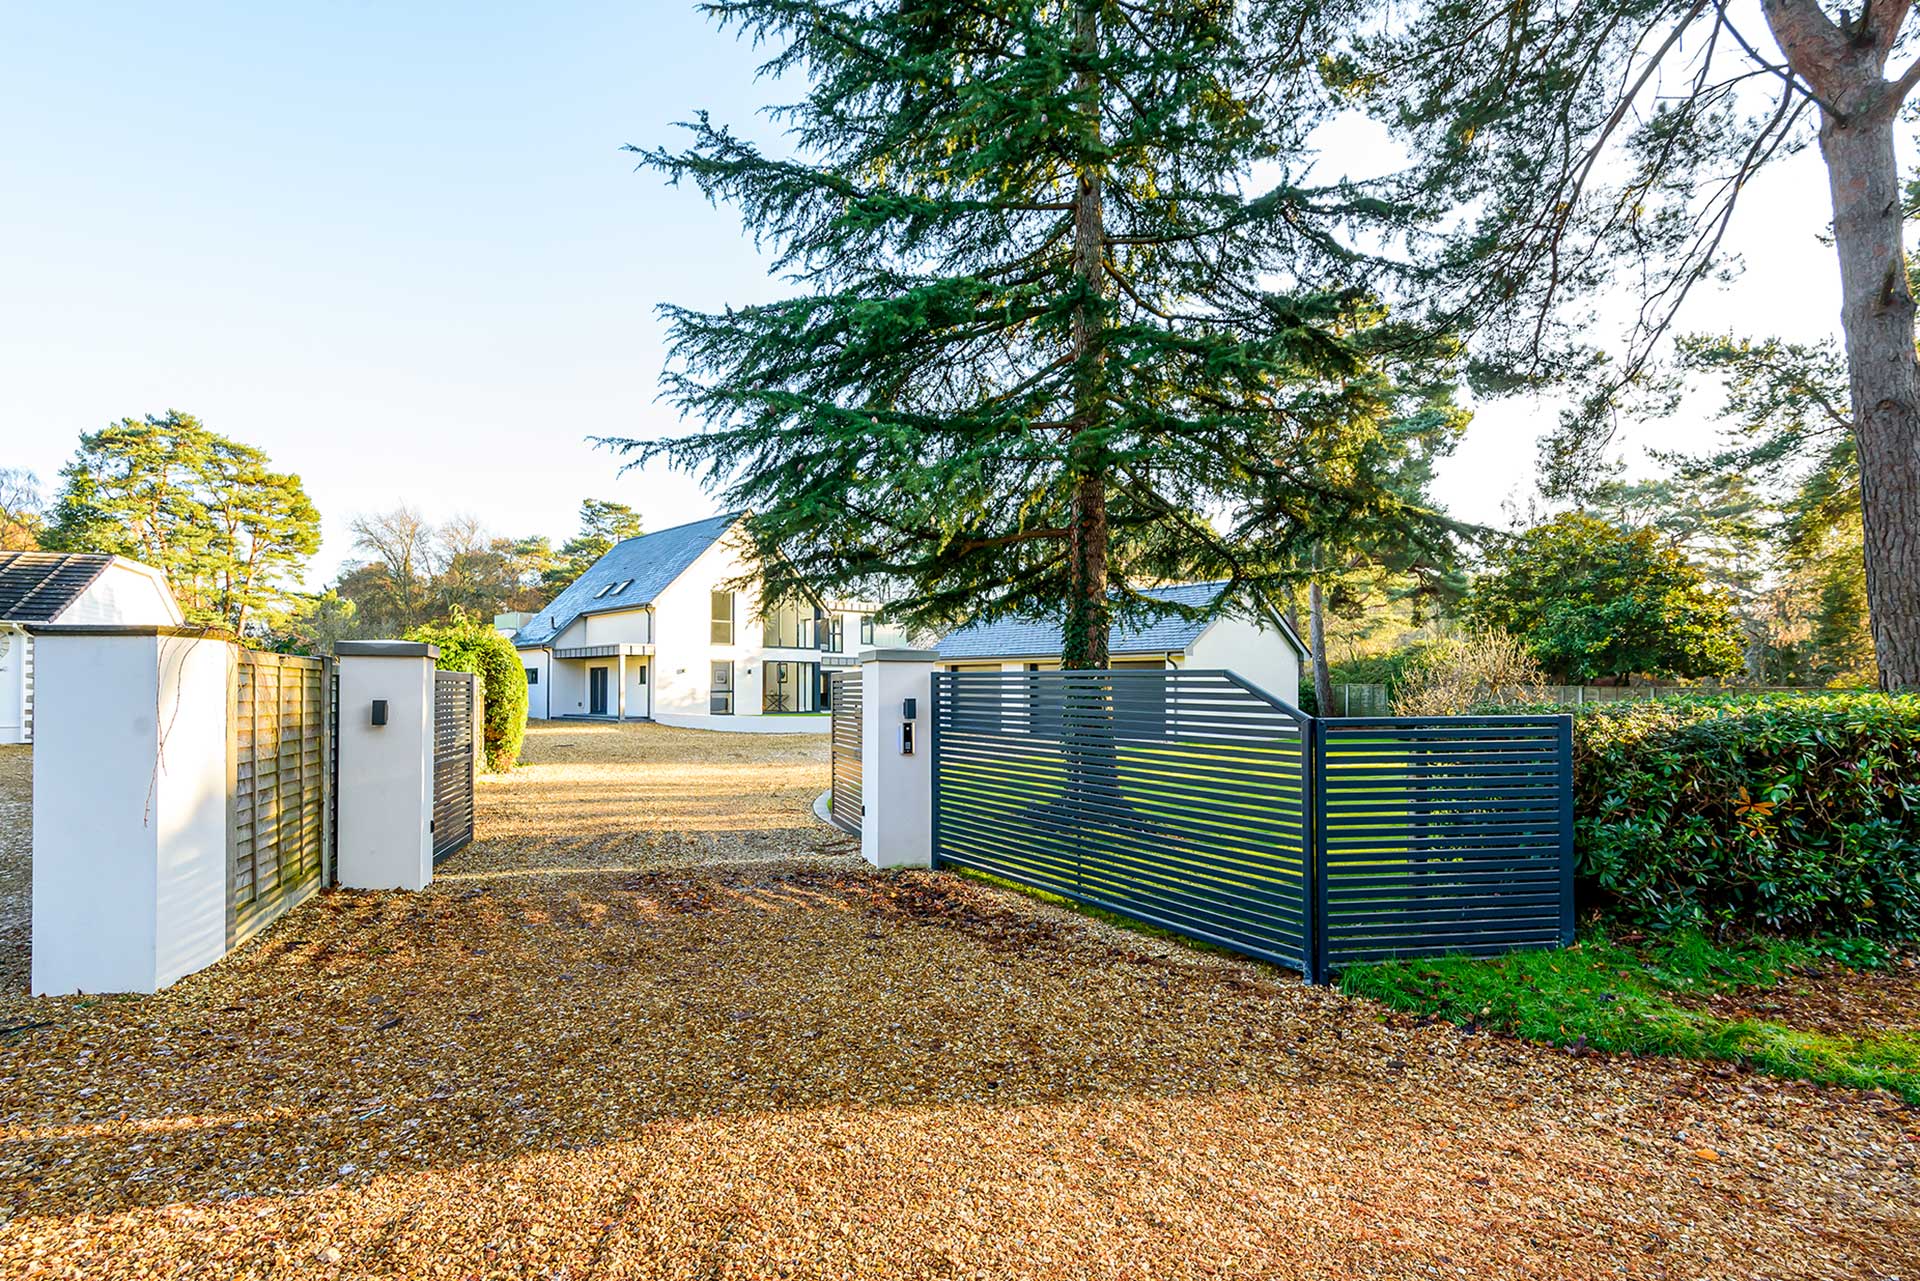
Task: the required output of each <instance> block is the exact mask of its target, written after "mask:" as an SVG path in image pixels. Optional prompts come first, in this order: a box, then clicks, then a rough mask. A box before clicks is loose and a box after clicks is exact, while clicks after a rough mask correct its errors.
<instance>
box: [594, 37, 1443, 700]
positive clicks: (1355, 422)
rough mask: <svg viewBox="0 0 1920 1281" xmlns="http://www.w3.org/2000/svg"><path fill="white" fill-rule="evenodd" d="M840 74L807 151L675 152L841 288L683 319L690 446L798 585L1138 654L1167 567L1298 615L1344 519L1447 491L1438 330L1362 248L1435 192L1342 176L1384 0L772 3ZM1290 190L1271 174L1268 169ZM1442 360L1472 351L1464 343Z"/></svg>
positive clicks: (683, 173)
mask: <svg viewBox="0 0 1920 1281" xmlns="http://www.w3.org/2000/svg"><path fill="white" fill-rule="evenodd" d="M710 11H711V12H714V13H716V14H717V15H718V16H719V17H720V19H721V21H722V22H723V23H726V24H735V25H737V26H738V27H739V28H741V29H742V30H743V31H744V32H745V33H746V34H747V35H749V36H750V37H751V38H752V39H753V40H755V41H756V42H760V41H766V42H769V43H771V44H773V45H774V46H776V49H777V52H776V53H775V54H774V55H773V57H772V58H771V60H770V61H769V62H768V63H767V64H766V66H765V68H764V70H765V71H766V72H768V73H770V74H773V75H791V76H795V77H802V76H803V77H805V79H806V80H807V82H808V90H807V93H806V96H805V97H804V98H803V99H802V100H801V101H799V102H796V103H794V104H791V105H790V106H787V107H784V108H782V109H780V110H779V111H778V112H777V113H776V115H777V117H778V118H779V119H781V120H783V121H785V122H786V123H787V124H788V125H789V127H790V138H791V141H792V143H793V145H794V149H795V154H793V155H771V154H767V153H766V152H763V151H762V150H761V149H760V148H758V147H756V146H755V145H753V144H752V143H750V142H748V141H747V140H745V139H743V138H740V137H738V136H736V135H735V134H733V133H732V132H730V131H729V130H727V129H725V128H723V127H720V126H718V125H715V124H714V123H712V122H711V121H710V120H709V119H708V117H707V116H706V115H705V114H701V115H699V116H697V117H696V118H695V120H694V121H693V122H692V124H690V125H689V126H688V127H689V128H690V129H691V131H692V134H693V145H692V147H691V148H690V149H689V150H686V151H683V152H673V151H668V150H665V149H655V150H647V151H642V152H641V153H640V154H641V163H642V165H643V166H645V167H649V168H652V169H654V170H656V171H658V172H660V173H662V174H664V175H666V176H667V178H668V179H669V180H671V181H674V182H680V181H683V180H685V181H691V182H693V183H695V184H697V185H698V186H699V188H700V189H701V191H702V192H704V193H705V194H706V195H707V196H708V197H709V198H712V199H715V200H722V199H724V200H727V201H729V202H732V203H735V204H737V205H738V206H739V207H740V210H741V213H742V217H743V220H744V222H745V223H746V224H747V225H748V226H751V227H752V228H753V229H754V231H755V234H756V235H757V236H759V237H761V238H762V239H763V240H764V241H766V242H769V243H770V244H772V245H773V246H774V247H775V251H776V253H775V262H776V264H777V267H778V269H780V270H782V271H786V272H788V273H790V275H791V276H792V277H793V278H794V279H796V280H797V281H799V282H801V283H802V284H803V285H804V286H805V292H803V293H801V294H799V295H798V296H795V297H792V298H789V299H786V300H784V301H780V302H775V303H771V304H766V305H762V306H754V307H746V308H739V309H730V310H727V311H725V312H723V313H718V314H714V313H703V312H699V311H694V310H691V309H687V308H681V307H670V308H667V309H665V310H666V315H667V316H668V318H669V320H670V327H671V338H672V344H673V352H674V357H675V364H674V365H673V366H672V368H670V370H669V372H668V375H667V378H666V389H667V394H668V396H669V397H670V399H671V400H672V401H673V402H674V403H675V404H676V405H677V406H678V407H679V408H680V409H682V410H683V411H684V412H686V413H688V414H689V415H691V416H692V417H694V418H696V419H699V420H701V421H703V422H704V424H705V427H706V430H705V431H704V432H702V433H700V434H696V435H690V436H683V437H679V438H676V439H670V440H663V441H652V442H635V441H611V442H608V443H610V444H613V445H614V446H615V447H617V448H620V449H623V450H626V451H628V452H629V453H630V455H631V456H632V457H633V458H634V459H635V461H644V460H646V459H648V458H651V457H655V456H658V455H662V454H665V455H668V456H670V457H672V458H673V459H675V460H676V461H678V462H679V463H681V464H683V465H686V466H689V467H691V468H694V469H695V470H698V471H700V472H702V473H703V474H704V475H705V476H706V477H707V479H708V480H709V481H710V483H712V484H714V485H715V486H716V487H717V488H719V489H720V490H721V491H723V493H724V494H725V498H726V501H727V502H728V503H729V505H732V506H736V507H739V508H743V509H746V510H748V511H750V512H751V515H750V516H749V517H748V520H747V522H746V527H747V531H748V533H749V536H750V537H751V538H752V539H753V541H754V542H755V544H756V550H757V551H758V552H759V553H760V556H759V560H760V564H761V566H762V569H763V573H764V575H765V578H766V582H765V585H764V586H765V590H766V592H767V593H768V595H769V596H770V597H773V598H782V597H787V596H795V595H804V594H811V595H815V596H820V595H829V596H831V595H837V594H841V593H842V592H845V591H849V590H851V591H856V592H857V591H861V590H864V589H866V588H869V587H871V586H872V584H873V583H874V581H875V580H877V579H882V578H884V579H887V580H890V581H892V582H894V583H897V584H900V585H901V586H902V587H904V589H905V592H904V594H903V595H900V596H897V597H895V598H894V604H893V605H892V607H891V609H890V612H891V613H892V614H893V616H895V617H896V618H898V619H900V620H901V621H904V622H905V623H907V624H908V625H909V626H916V627H924V628H927V629H930V630H931V629H938V628H940V627H943V626H945V625H948V624H950V623H951V622H953V621H954V620H956V619H958V618H961V617H968V616H973V617H983V618H991V617H995V616H1000V615H1005V614H1023V615H1029V616H1042V617H1052V616H1060V615H1062V614H1064V621H1063V635H1062V647H1061V652H1062V658H1063V662H1064V663H1065V665H1067V666H1068V667H1104V666H1105V665H1106V662H1107V648H1106V647H1107V636H1108V627H1109V617H1110V613H1111V612H1112V611H1113V610H1114V609H1121V610H1127V611H1130V612H1132V611H1139V612H1148V611H1155V610H1160V609H1164V608H1165V607H1163V606H1157V605H1156V604H1154V603H1153V602H1150V601H1147V600H1146V599H1144V598H1143V597H1142V596H1141V595H1140V590H1141V589H1142V588H1145V587H1150V586H1153V585H1156V584H1159V583H1162V582H1166V581H1170V580H1181V579H1201V578H1211V579H1224V580H1227V581H1228V582H1229V590H1228V593H1227V596H1226V599H1227V600H1229V601H1235V602H1240V601H1251V602H1253V604H1252V605H1250V606H1248V607H1249V608H1260V607H1264V605H1265V604H1270V603H1271V601H1272V599H1273V598H1274V596H1275V594H1276V593H1277V591H1278V590H1279V589H1280V588H1283V587H1285V586H1289V585H1292V584H1294V583H1297V582H1299V581H1300V580H1301V579H1302V578H1303V577H1304V576H1305V575H1304V572H1303V567H1304V566H1307V565H1309V564H1310V563H1311V551H1312V547H1313V545H1314V543H1315V541H1316V539H1319V540H1325V539H1328V538H1331V537H1334V536H1335V535H1336V534H1337V532H1338V531H1339V530H1341V529H1343V528H1344V527H1345V526H1346V525H1347V524H1348V523H1349V522H1352V521H1356V520H1360V519H1365V520H1368V521H1371V522H1373V523H1375V524H1384V523H1386V522H1388V521H1391V520H1403V521H1405V522H1407V523H1409V524H1418V523H1420V522H1421V521H1423V520H1424V519H1425V518H1426V517H1425V514H1424V513H1421V512H1418V511H1413V510H1409V509H1408V507H1407V505H1406V504H1405V503H1404V502H1403V500H1401V499H1400V498H1399V497H1398V496H1397V495H1395V494H1394V493H1393V492H1392V491H1391V489H1390V488H1389V487H1388V486H1387V485H1386V484H1385V483H1384V477H1383V476H1382V475H1381V474H1380V473H1379V470H1378V469H1379V467H1380V466H1381V465H1382V464H1383V463H1385V462H1386V461H1388V455H1387V453H1386V451H1382V450H1379V449H1377V448H1375V447H1374V446H1375V445H1376V444H1377V442H1378V440H1379V438H1380V435H1381V433H1382V432H1383V431H1384V429H1385V426H1386V423H1387V421H1388V419H1389V417H1390V406H1389V403H1388V397H1387V392H1388V390H1389V389H1390V386H1391V380H1390V379H1389V378H1387V377H1385V376H1383V374H1382V371H1383V370H1384V369H1387V368H1389V367H1395V366H1398V365H1400V364H1403V363H1415V362H1419V361H1422V360H1425V359H1428V358H1431V357H1433V356H1434V355H1436V351H1435V348H1434V347H1433V346H1430V345H1429V346H1423V345H1422V341H1421V333H1417V332H1414V331H1410V330H1408V329H1406V328H1404V327H1402V326H1399V325H1396V324H1394V323H1391V322H1390V320H1389V318H1388V317H1387V315H1386V314H1385V313H1384V311H1383V310H1382V309H1381V308H1380V306H1379V305H1378V303H1377V301H1376V299H1375V295H1374V292H1373V289H1372V286H1371V281H1370V278H1369V276H1370V272H1371V270H1372V269H1373V267H1374V265H1375V264H1373V263H1371V262H1369V261H1368V260H1367V259H1366V258H1364V257H1363V256H1362V255H1360V254H1357V253H1354V252H1350V251H1349V250H1348V249H1347V248H1346V247H1345V245H1346V243H1348V242H1347V241H1346V240H1345V237H1346V236H1348V235H1350V234H1353V235H1358V234H1360V233H1362V232H1363V231H1375V232H1391V230H1392V229H1393V228H1394V227H1396V226H1397V225H1398V223H1399V220H1400V219H1402V218H1403V216H1405V211H1404V210H1402V209H1400V208H1397V207H1395V206H1392V205H1390V204H1388V203H1387V202H1384V201H1382V200H1379V199H1376V198H1374V197H1373V195H1372V193H1369V192H1366V191H1363V190H1361V189H1360V188H1359V187H1357V186H1355V185H1352V184H1348V183H1345V182H1340V181H1327V182H1318V181H1309V180H1307V179H1306V178H1305V177H1304V176H1303V175H1305V174H1307V173H1308V172H1309V170H1310V169H1311V167H1312V161H1313V158H1314V152H1313V149H1312V146H1311V144H1310V141H1309V139H1310V137H1311V135H1312V133H1313V131H1314V128H1315V126H1316V125H1318V124H1319V123H1321V122H1323V121H1325V120H1326V119H1328V118H1329V117H1330V116H1331V115H1332V114H1333V112H1334V111H1335V110H1336V109H1337V105H1336V104H1335V103H1334V102H1333V101H1332V99H1331V98H1330V96H1329V95H1328V93H1327V91H1326V87H1325V84H1324V81H1323V78H1322V74H1321V65H1320V63H1321V55H1322V53H1323V52H1324V51H1325V50H1326V49H1327V48H1328V47H1329V46H1330V45H1331V43H1332V42H1333V41H1335V40H1337V39H1338V38H1340V36H1341V35H1342V34H1343V33H1344V30H1345V28H1346V24H1347V23H1349V22H1350V21H1352V20H1354V19H1355V18H1356V16H1357V15H1358V13H1359V12H1360V6H1358V5H1345V4H1326V3H1316V4H1299V3H1275V2H1273V0H1265V2H1256V3H1253V4H1248V5H1225V4H1222V5H1184V4H1183V5H1170V6H1169V5H1141V4H1120V3H1114V2H1112V0H1071V2H1070V3H1062V4H1055V5H1033V4H1029V3H1016V2H1014V0H970V2H968V3H958V2H956V0H906V2H905V3H899V2H896V0H887V2H885V3H882V2H880V0H871V2H861V0H856V2H854V3H838V2H833V3H830V2H827V0H739V2H738V3H727V4H718V5H714V6H711V9H710ZM1256 169H1258V170H1260V171H1261V172H1267V173H1276V174H1279V175H1281V176H1280V177H1279V179H1278V180H1277V181H1276V182H1275V183H1274V184H1273V185H1271V186H1269V187H1267V188H1266V189H1264V190H1257V189H1255V187H1254V184H1253V183H1252V182H1251V179H1250V175H1251V174H1252V173H1254V172H1255V171H1256ZM1439 354H1445V353H1444V352H1441V353H1439Z"/></svg>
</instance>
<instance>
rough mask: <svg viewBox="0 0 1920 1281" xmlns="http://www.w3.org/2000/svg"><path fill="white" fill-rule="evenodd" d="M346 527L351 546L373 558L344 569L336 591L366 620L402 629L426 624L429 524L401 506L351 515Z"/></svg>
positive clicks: (432, 542) (432, 539) (432, 541)
mask: <svg viewBox="0 0 1920 1281" xmlns="http://www.w3.org/2000/svg"><path fill="white" fill-rule="evenodd" d="M347 528H348V529H349V530H350V531H351V532H352V534H353V546H354V550H356V551H360V552H365V553H366V554H367V555H368V556H369V557H370V558H371V559H370V560H368V561H367V562H366V563H364V564H361V565H356V566H353V567H351V568H350V569H348V570H347V572H346V573H344V574H343V575H342V576H341V579H340V582H339V583H338V584H336V586H335V590H336V591H339V592H340V593H341V595H343V596H348V597H350V598H351V599H352V600H353V601H354V602H355V603H356V604H357V605H358V606H359V609H360V612H361V614H362V615H364V616H366V617H367V620H368V622H369V623H377V624H386V625H389V626H394V627H396V628H397V629H399V630H403V631H404V630H405V629H407V628H411V627H418V626H419V625H420V624H422V623H424V622H426V621H427V620H428V619H429V618H430V617H431V616H432V613H433V597H432V592H431V589H430V585H431V582H432V579H433V576H434V573H435V566H434V556H435V552H436V541H437V537H438V535H437V531H436V530H435V529H434V526H433V524H432V522H431V521H429V520H428V519H427V518H426V517H425V516H424V515H422V514H421V513H420V512H418V511H416V510H415V509H414V508H412V507H408V506H406V505H405V504H402V505H401V506H399V507H395V508H394V509H393V510H391V511H385V512H374V513H371V514H367V515H360V516H355V517H354V518H353V519H352V520H351V521H349V522H348V524H347Z"/></svg>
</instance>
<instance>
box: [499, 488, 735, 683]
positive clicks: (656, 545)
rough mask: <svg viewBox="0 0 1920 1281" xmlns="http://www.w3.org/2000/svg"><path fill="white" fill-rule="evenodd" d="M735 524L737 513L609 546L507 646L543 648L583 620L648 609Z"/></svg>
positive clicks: (515, 634)
mask: <svg viewBox="0 0 1920 1281" xmlns="http://www.w3.org/2000/svg"><path fill="white" fill-rule="evenodd" d="M739 519H740V513H738V512H728V513H726V514H724V515H720V516H709V517H708V518H707V519H705V520H696V521H693V522H691V523H689V524H685V525H675V526H674V527H673V528H671V529H663V530H660V531H658V532H657V533H652V534H641V535H640V536H639V537H638V538H628V539H625V540H623V541H621V542H618V543H615V544H614V545H613V546H612V547H611V548H609V549H608V550H607V554H606V555H604V556H602V557H601V558H600V559H599V560H596V561H595V562H593V564H592V565H590V566H588V567H587V572H586V573H584V574H582V575H580V577H578V578H576V579H574V580H573V582H572V584H571V585H569V586H568V587H567V589H566V590H565V591H563V592H561V593H560V594H559V595H558V596H556V597H554V598H553V601H552V603H550V604H549V605H548V606H547V607H546V608H545V609H543V610H541V611H540V612H539V613H538V614H535V615H534V617H533V618H532V620H531V621H529V622H528V623H527V625H526V626H524V627H522V628H521V629H520V630H519V631H517V632H515V633H514V634H513V643H514V644H515V645H516V646H518V647H520V648H522V649H527V648H532V647H535V646H540V645H545V644H547V643H548V642H550V641H552V640H553V638H554V637H556V636H558V635H559V634H560V633H561V632H564V631H566V630H567V628H569V627H571V626H573V623H574V620H575V619H578V618H580V617H582V616H583V615H586V614H604V613H606V612H608V611H609V610H616V609H633V608H635V607H637V606H640V605H650V604H652V603H653V599H654V597H656V596H658V595H659V594H660V593H661V592H662V591H665V590H666V587H667V584H669V583H671V582H672V581H673V580H674V579H676V578H678V577H680V575H682V574H684V573H685V572H686V571H687V567H688V566H689V565H691V564H693V562H694V561H696V560H698V559H699V558H700V553H702V552H704V551H706V550H707V548H709V547H711V546H713V544H714V543H716V542H718V541H719V540H720V537H721V535H723V534H725V533H726V532H727V531H728V530H729V529H731V528H733V524H734V522H735V521H737V520H739ZM623 583H624V584H626V585H625V586H624V587H623V586H621V584H623ZM607 589H617V590H607Z"/></svg>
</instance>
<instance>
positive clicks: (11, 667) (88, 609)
mask: <svg viewBox="0 0 1920 1281" xmlns="http://www.w3.org/2000/svg"><path fill="white" fill-rule="evenodd" d="M184 621H185V619H184V618H183V617H182V616H181V613H180V606H179V604H178V603H177V602H176V601H175V600H174V599H173V590H172V589H171V588H169V587H168V586H167V576H166V575H165V574H163V573H161V572H160V571H159V570H157V569H155V568H154V567H153V566H151V565H143V564H141V563H140V562H139V561H137V560H128V559H127V558H126V557H124V556H107V555H103V554H97V553H93V552H0V743H30V742H32V741H33V638H32V637H31V636H29V635H28V634H27V630H26V629H27V628H28V627H29V626H32V625H35V624H40V623H67V624H81V625H102V626H106V625H128V624H131V625H136V626H151V627H177V626H179V625H180V624H181V623H182V622H184Z"/></svg>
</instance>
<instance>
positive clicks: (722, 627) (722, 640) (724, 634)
mask: <svg viewBox="0 0 1920 1281" xmlns="http://www.w3.org/2000/svg"><path fill="white" fill-rule="evenodd" d="M713 643H714V644H716V645H731V644H733V593H732V592H715V593H714V594H713Z"/></svg>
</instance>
